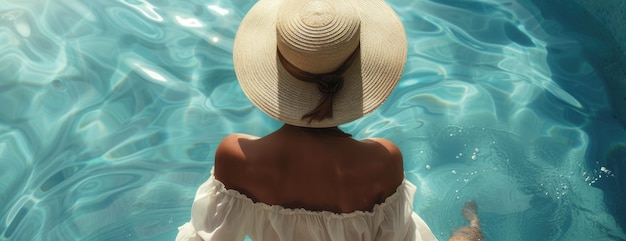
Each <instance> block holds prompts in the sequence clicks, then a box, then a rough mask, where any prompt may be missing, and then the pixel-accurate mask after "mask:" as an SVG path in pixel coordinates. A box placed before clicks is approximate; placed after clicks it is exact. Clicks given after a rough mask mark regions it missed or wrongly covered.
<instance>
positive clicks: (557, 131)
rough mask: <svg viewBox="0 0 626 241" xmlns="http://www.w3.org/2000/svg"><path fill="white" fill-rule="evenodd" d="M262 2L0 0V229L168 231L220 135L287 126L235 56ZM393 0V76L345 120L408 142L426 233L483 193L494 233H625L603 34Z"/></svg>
mask: <svg viewBox="0 0 626 241" xmlns="http://www.w3.org/2000/svg"><path fill="white" fill-rule="evenodd" d="M253 3H254V1H248V0H237V1H225V0H217V1H212V2H207V1H185V2H179V1H171V0H149V1H148V0H93V1H80V0H66V1H44V0H19V1H18V0H0V103H1V104H0V106H1V107H0V180H1V182H0V240H173V238H174V236H175V235H176V228H177V227H178V226H179V225H181V224H183V223H184V222H186V221H187V220H188V218H189V210H190V208H191V202H192V200H193V195H194V192H195V189H196V188H197V186H198V185H199V184H200V183H202V182H203V181H204V180H206V179H207V178H208V176H209V170H210V169H211V167H212V156H213V154H214V151H215V147H216V146H217V144H218V143H219V141H220V140H221V139H222V138H223V137H224V136H225V135H227V134H228V133H231V132H244V133H250V134H256V135H264V134H267V133H269V132H271V131H272V130H274V129H275V128H277V127H279V126H280V123H278V122H276V121H274V120H272V119H269V118H268V117H266V116H265V115H264V114H262V113H261V112H260V111H258V110H257V109H255V108H254V107H253V106H252V105H251V103H250V102H249V101H248V100H247V99H246V98H245V96H244V95H243V93H242V91H241V90H240V89H239V86H238V85H237V82H236V79H235V75H234V72H233V67H232V61H231V51H232V43H233V37H234V34H235V30H236V28H237V26H238V24H239V22H240V21H241V19H242V17H243V16H244V14H245V12H246V11H247V10H248V9H249V8H250V7H251V6H252V4H253ZM390 4H391V5H392V6H393V7H394V8H395V9H396V10H397V11H398V13H399V15H400V16H401V18H402V20H403V22H404V24H405V27H406V31H407V35H408V38H409V59H408V62H407V67H406V70H405V74H404V77H403V79H402V80H401V82H400V84H399V86H398V88H397V89H396V90H395V91H394V93H393V94H392V96H390V98H389V101H388V102H386V103H385V104H384V105H383V106H382V107H381V108H380V109H379V110H377V111H376V112H375V113H373V114H371V115H369V116H367V117H365V118H363V119H361V120H358V121H355V122H353V123H349V124H346V125H345V126H343V127H342V128H343V129H344V130H346V131H348V132H350V133H353V134H354V135H355V137H357V138H365V137H373V136H376V137H385V138H388V139H391V140H392V141H394V142H396V143H397V144H398V145H399V146H400V148H401V149H402V151H403V153H404V157H405V169H406V173H407V178H408V179H410V180H411V181H413V182H414V183H416V184H417V186H418V193H417V194H416V202H415V204H414V205H415V210H416V211H417V212H418V213H420V215H421V216H422V217H423V218H424V219H425V220H426V222H428V223H429V225H430V226H431V228H432V230H433V231H434V232H435V234H436V235H437V236H438V237H439V238H440V239H442V240H444V239H445V238H446V237H447V236H448V235H449V234H450V231H451V230H452V229H453V228H455V227H458V226H461V225H463V224H464V220H463V218H462V216H461V214H460V208H461V206H462V204H463V203H464V202H465V201H466V200H468V199H475V200H476V201H477V203H478V205H479V215H480V216H481V218H482V224H483V230H484V233H485V236H486V238H487V240H625V239H626V235H625V234H624V232H623V231H622V228H621V227H620V224H621V225H624V216H623V215H624V210H623V208H621V209H620V203H621V202H620V201H619V198H622V197H624V196H623V194H624V192H625V191H624V188H623V187H624V182H623V180H624V176H623V175H624V174H623V172H620V170H621V171H623V166H624V163H626V161H624V157H625V156H626V131H625V130H624V128H623V127H621V126H620V125H619V124H618V122H617V120H615V119H614V118H613V116H612V113H611V108H610V107H609V104H608V102H607V97H606V94H605V89H604V88H605V87H604V83H603V81H604V80H603V77H602V73H601V71H598V70H597V69H598V67H597V66H598V65H599V64H601V63H598V61H597V60H596V59H594V57H593V56H590V55H589V54H587V53H588V50H589V49H592V50H593V52H594V55H595V56H597V55H603V54H605V53H606V54H608V53H610V52H611V49H610V48H608V47H606V46H607V45H606V41H605V40H603V39H601V38H600V37H598V36H596V35H588V34H586V33H588V32H589V31H586V29H578V30H577V29H573V30H572V27H571V26H568V25H567V24H564V23H563V22H558V21H556V20H554V19H551V18H550V17H549V16H550V12H549V10H545V9H539V8H538V7H537V5H535V4H534V3H533V2H532V1H529V0H519V1H506V0H501V1H496V0H477V1H457V0H450V1H443V0H439V1H423V0H415V1H390ZM557 10H558V9H557ZM550 11H551V10H550ZM554 11H556V10H554ZM570 17H571V18H572V19H578V18H580V15H572V16H570ZM588 27H589V28H595V26H588ZM590 31H591V30H590ZM620 178H621V179H620ZM620 180H621V181H620ZM620 187H621V189H619V188H620Z"/></svg>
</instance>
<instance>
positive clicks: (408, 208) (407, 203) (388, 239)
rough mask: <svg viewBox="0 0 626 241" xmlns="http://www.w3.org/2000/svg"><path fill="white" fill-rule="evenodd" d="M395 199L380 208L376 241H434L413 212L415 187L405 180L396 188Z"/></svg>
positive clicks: (431, 234) (424, 225)
mask: <svg viewBox="0 0 626 241" xmlns="http://www.w3.org/2000/svg"><path fill="white" fill-rule="evenodd" d="M397 192H400V193H401V194H402V195H398V196H396V197H395V198H399V199H401V200H389V201H390V202H389V203H388V204H390V205H385V206H383V207H382V212H380V214H379V215H380V216H379V217H377V218H378V220H379V225H378V231H377V234H376V240H380V241H383V240H384V241H436V240H437V238H435V235H434V234H433V233H432V231H431V230H430V228H429V227H428V225H427V224H426V222H424V220H422V218H420V217H419V216H418V215H417V214H416V213H415V212H413V195H414V194H415V186H414V185H413V184H411V183H410V182H409V181H407V180H405V181H404V182H403V184H402V185H401V186H400V187H399V188H398V190H397Z"/></svg>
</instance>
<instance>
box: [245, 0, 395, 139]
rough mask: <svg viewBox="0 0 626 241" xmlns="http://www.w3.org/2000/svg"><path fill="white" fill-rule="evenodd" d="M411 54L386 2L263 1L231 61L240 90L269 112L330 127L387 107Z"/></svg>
mask: <svg viewBox="0 0 626 241" xmlns="http://www.w3.org/2000/svg"><path fill="white" fill-rule="evenodd" d="M406 52H407V42H406V37H405V33H404V28H403V27H402V23H401V22H400V20H399V18H398V17H397V16H396V14H395V12H394V11H393V10H392V9H391V8H390V7H389V6H388V5H387V4H386V3H385V2H384V1H383V0H260V1H259V2H257V3H256V4H255V5H254V6H253V7H252V9H250V11H249V12H248V14H247V15H246V16H245V17H244V19H243V21H242V22H241V25H240V26H239V30H238V31H237V35H236V37H235V44H234V48H233V60H234V67H235V72H236V74H237V78H238V79H239V84H240V85H241V88H242V89H243V91H244V93H245V94H246V96H247V97H248V98H249V99H250V100H251V101H252V103H253V104H254V105H256V106H257V107H258V108H259V109H261V110H262V111H263V112H265V113H266V114H268V115H269V116H271V117H273V118H275V119H277V120H279V121H282V122H285V123H287V124H291V125H295V126H303V127H332V126H337V125H340V124H343V123H347V122H350V121H353V120H356V119H358V118H360V117H362V116H364V115H366V114H369V113H371V112H372V111H374V110H375V109H376V108H377V107H378V106H380V105H381V104H382V103H383V102H384V101H385V99H386V98H387V97H388V96H389V94H390V93H391V91H392V90H393V89H394V88H395V86H396V84H397V83H398V80H399V79H400V76H401V75H402V70H403V68H404V64H405V61H406ZM329 108H330V109H329ZM319 109H322V110H319ZM316 110H317V111H316ZM312 112H316V113H312ZM324 112H327V113H326V114H324ZM320 113H322V114H320ZM307 114H308V115H307Z"/></svg>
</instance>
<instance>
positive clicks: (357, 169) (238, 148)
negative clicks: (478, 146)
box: [214, 125, 483, 241]
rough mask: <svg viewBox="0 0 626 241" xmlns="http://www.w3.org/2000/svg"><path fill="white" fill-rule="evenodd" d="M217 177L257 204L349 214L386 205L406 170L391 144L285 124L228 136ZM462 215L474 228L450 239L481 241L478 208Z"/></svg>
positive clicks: (218, 156)
mask: <svg viewBox="0 0 626 241" xmlns="http://www.w3.org/2000/svg"><path fill="white" fill-rule="evenodd" d="M214 175H215V178H216V179H217V180H219V181H220V182H222V183H223V184H224V186H225V187H226V188H227V189H233V190H237V191H238V192H240V193H242V194H244V195H246V196H247V197H248V198H250V199H252V200H253V201H255V202H262V203H265V204H269V205H280V206H282V207H286V208H304V209H306V210H311V211H330V212H335V213H350V212H354V211H357V210H359V211H372V209H373V208H374V205H376V204H380V203H383V202H384V201H385V199H386V198H388V197H389V196H391V195H392V194H394V193H395V192H396V189H397V188H398V186H400V184H402V181H403V180H404V169H403V166H402V154H401V152H400V150H399V149H398V147H397V146H396V145H395V144H393V143H392V142H391V141H388V140H385V139H379V138H372V139H364V140H355V139H353V138H352V137H350V136H349V135H346V134H345V133H343V132H341V130H339V129H338V128H327V129H324V130H322V129H318V130H315V129H311V128H303V127H296V126H291V125H284V126H283V127H281V128H280V129H278V130H277V131H275V132H273V133H271V134H269V135H267V136H265V137H256V136H251V135H246V134H232V135H229V136H227V137H226V138H225V139H224V140H223V141H222V142H221V143H220V145H219V147H218V148H217V151H216V154H215V169H214ZM463 214H464V215H465V217H466V219H467V220H468V221H469V222H470V225H469V226H466V227H462V228H460V229H458V230H456V231H455V232H454V234H453V236H452V237H451V238H450V239H449V240H450V241H478V240H482V238H483V237H482V233H481V232H480V223H479V220H478V217H477V216H476V203H474V202H468V204H466V205H465V207H464V209H463Z"/></svg>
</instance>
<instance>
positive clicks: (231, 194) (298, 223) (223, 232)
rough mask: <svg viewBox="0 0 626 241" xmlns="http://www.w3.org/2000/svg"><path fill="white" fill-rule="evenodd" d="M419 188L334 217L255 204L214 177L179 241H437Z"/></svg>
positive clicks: (407, 186)
mask: <svg viewBox="0 0 626 241" xmlns="http://www.w3.org/2000/svg"><path fill="white" fill-rule="evenodd" d="M414 194H415V186H414V185H413V184H412V183H411V182H409V181H408V180H406V179H405V180H404V181H403V182H402V184H401V185H400V186H399V187H398V188H397V190H396V192H395V193H394V194H392V195H391V196H389V197H388V198H387V199H386V200H385V202H383V203H381V204H377V205H376V206H374V208H373V210H372V211H369V212H364V211H355V212H351V213H341V214H337V213H333V212H326V211H308V210H305V209H290V208H284V207H281V206H278V205H267V204H264V203H259V202H257V203H255V202H253V201H252V200H251V199H250V198H248V197H246V196H245V195H243V194H241V193H239V192H238V191H236V190H232V189H226V188H225V187H224V184H222V183H221V182H220V181H218V180H216V179H215V178H214V177H213V176H211V177H210V178H209V180H207V181H206V182H205V183H203V184H202V185H201V186H200V187H199V188H198V191H197V193H196V197H195V199H194V202H193V206H192V209H191V221H189V222H187V223H185V224H184V225H183V226H181V227H179V228H178V230H179V231H178V236H176V240H177V241H200V240H205V241H231V240H232V241H242V240H244V238H245V237H246V236H249V237H250V238H251V239H252V240H253V241H370V240H371V241H374V240H382V241H418V240H436V238H435V236H434V235H433V233H432V231H430V228H429V227H428V225H426V223H425V222H424V220H422V219H421V218H420V217H419V216H418V215H417V214H416V213H414V212H413V207H412V204H413V195H414Z"/></svg>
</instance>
